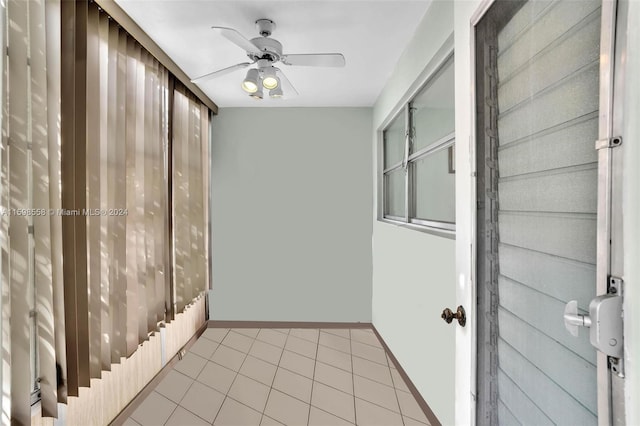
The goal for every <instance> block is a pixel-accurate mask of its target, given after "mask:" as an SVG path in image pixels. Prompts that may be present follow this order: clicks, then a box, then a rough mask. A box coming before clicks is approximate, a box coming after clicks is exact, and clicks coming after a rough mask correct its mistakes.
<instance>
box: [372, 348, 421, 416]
mask: <svg viewBox="0 0 640 426" xmlns="http://www.w3.org/2000/svg"><path fill="white" fill-rule="evenodd" d="M377 338H378V337H377V336H376V339H377ZM384 359H386V360H387V368H388V369H389V375H390V376H391V384H392V385H393V386H391V387H392V388H393V394H394V395H395V396H396V402H397V403H398V412H399V413H400V420H402V425H403V426H404V425H405V423H404V414H403V413H402V407H401V406H400V398H398V389H397V388H396V382H395V380H394V379H393V374H391V365H389V362H390V361H391V360H390V359H389V357H388V356H387V351H386V350H385V351H384ZM411 397H412V398H414V396H413V395H411Z"/></svg>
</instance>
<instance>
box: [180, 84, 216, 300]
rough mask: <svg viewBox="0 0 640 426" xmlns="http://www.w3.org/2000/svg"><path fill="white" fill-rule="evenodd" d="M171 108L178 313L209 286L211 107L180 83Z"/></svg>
mask: <svg viewBox="0 0 640 426" xmlns="http://www.w3.org/2000/svg"><path fill="white" fill-rule="evenodd" d="M173 105H174V107H173V124H172V128H173V132H172V133H173V144H172V152H173V157H172V158H173V168H172V169H173V185H172V188H173V218H174V222H173V244H174V253H175V256H174V282H175V292H176V294H175V301H176V309H177V311H182V310H183V309H184V307H185V305H186V304H188V303H189V302H190V301H191V300H192V299H193V298H194V297H195V296H196V295H197V294H199V293H200V292H202V291H204V289H205V287H206V283H207V282H208V267H207V264H208V257H207V249H206V248H207V247H208V239H207V232H206V229H207V218H208V216H209V215H208V206H209V203H208V195H207V194H208V192H209V189H208V183H209V174H208V169H209V167H208V161H209V160H208V158H209V152H208V140H209V109H208V108H207V107H206V106H205V105H203V104H202V103H201V102H200V101H198V100H197V99H196V98H195V96H193V95H191V94H190V93H189V92H188V90H187V89H186V88H184V87H183V86H182V85H179V84H178V85H176V90H175V92H174V96H173Z"/></svg>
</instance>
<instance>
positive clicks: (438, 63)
mask: <svg viewBox="0 0 640 426" xmlns="http://www.w3.org/2000/svg"><path fill="white" fill-rule="evenodd" d="M451 64H455V62H454V52H453V37H449V39H448V40H447V42H445V44H444V45H443V46H442V48H441V49H440V50H439V51H438V52H437V53H436V54H435V55H434V57H433V59H432V60H431V61H430V62H429V64H428V65H427V66H426V67H425V69H424V70H423V72H422V74H421V76H420V77H419V78H418V79H417V80H416V81H415V82H414V84H413V85H412V86H411V88H410V90H409V91H407V93H406V94H405V96H403V98H402V99H401V101H400V102H398V105H397V106H396V108H394V110H393V111H392V113H391V114H389V115H388V116H387V118H386V119H385V120H384V121H383V123H382V125H381V126H380V127H379V129H378V132H377V133H378V153H379V155H378V203H377V204H378V206H377V207H378V221H380V222H385V223H390V224H394V225H398V226H402V227H406V228H409V229H415V230H418V231H422V232H426V233H429V234H434V235H437V236H441V237H446V238H450V239H455V236H456V223H455V222H446V221H438V220H428V219H420V218H418V217H416V214H415V211H416V197H415V195H414V192H413V191H414V188H415V176H414V175H415V173H414V171H415V168H414V167H415V163H416V162H417V161H419V160H422V159H424V158H427V157H429V156H430V155H433V154H435V153H438V152H440V151H442V150H451V151H450V155H453V156H454V158H453V159H450V161H453V162H454V164H455V129H454V131H453V132H451V133H449V134H447V135H445V136H443V137H441V138H440V139H438V140H436V141H434V142H432V143H431V144H429V145H428V146H426V147H422V148H420V149H419V150H418V151H416V152H411V148H412V146H413V142H414V129H413V123H412V117H411V109H412V105H413V102H414V99H415V98H416V97H417V96H419V95H420V94H421V93H422V91H423V90H425V88H427V87H428V86H429V84H430V83H432V82H433V81H434V80H435V79H436V78H438V77H440V76H441V75H442V71H443V70H444V69H445V68H446V67H447V66H449V65H451ZM401 116H404V123H405V126H404V128H405V132H404V135H405V143H404V155H403V158H402V159H401V160H400V162H398V163H394V164H391V165H389V167H386V168H385V167H384V164H385V145H384V143H385V140H384V134H385V131H386V130H387V129H388V128H389V127H390V126H391V124H393V122H394V121H395V120H396V119H398V118H399V117H401ZM405 163H406V167H405ZM403 168H404V169H405V170H404V182H405V185H404V217H402V216H394V215H388V214H386V212H387V211H388V205H387V203H388V201H389V196H388V186H387V176H388V175H389V174H390V173H392V172H395V171H398V170H402V169H403ZM454 173H455V171H454Z"/></svg>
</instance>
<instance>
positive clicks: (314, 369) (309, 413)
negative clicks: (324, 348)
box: [307, 328, 320, 426]
mask: <svg viewBox="0 0 640 426" xmlns="http://www.w3.org/2000/svg"><path fill="white" fill-rule="evenodd" d="M319 346H320V329H319V328H318V341H317V342H316V358H315V359H314V362H313V374H312V376H313V377H312V378H311V393H310V394H309V412H308V413H307V426H309V422H310V421H311V401H312V400H313V384H314V383H315V382H316V364H317V363H318V347H319Z"/></svg>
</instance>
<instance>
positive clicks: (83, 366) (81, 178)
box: [63, 2, 91, 387]
mask: <svg viewBox="0 0 640 426" xmlns="http://www.w3.org/2000/svg"><path fill="white" fill-rule="evenodd" d="M88 9H89V5H88V3H85V2H77V3H76V11H75V12H76V13H75V23H76V37H75V40H74V41H75V61H74V65H75V68H76V72H75V87H74V96H75V100H74V102H75V105H74V106H75V113H76V114H78V113H80V114H82V115H84V114H85V111H86V110H87V94H86V90H87V24H88V22H87V21H88ZM74 149H75V156H74V160H75V176H74V180H73V181H71V182H65V183H63V188H64V185H66V186H71V187H73V191H74V192H75V195H74V204H73V210H74V211H76V212H81V211H82V209H84V208H86V206H87V191H86V188H87V176H86V164H87V121H86V117H83V119H79V118H78V116H77V115H76V119H75V135H74ZM71 217H72V218H73V224H74V229H75V238H74V239H75V241H74V244H75V246H76V257H75V258H73V260H72V262H73V264H74V266H75V283H76V305H77V322H76V323H75V324H72V325H71V326H72V327H75V328H76V329H77V330H78V346H77V350H78V384H79V385H80V386H83V387H89V386H90V384H91V381H90V379H91V371H90V367H91V363H90V343H89V338H90V337H89V291H88V280H87V256H86V253H87V222H86V217H85V216H83V215H81V214H77V215H74V216H71Z"/></svg>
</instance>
